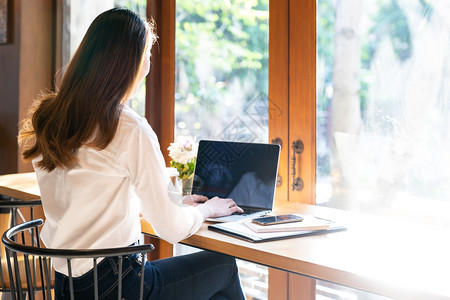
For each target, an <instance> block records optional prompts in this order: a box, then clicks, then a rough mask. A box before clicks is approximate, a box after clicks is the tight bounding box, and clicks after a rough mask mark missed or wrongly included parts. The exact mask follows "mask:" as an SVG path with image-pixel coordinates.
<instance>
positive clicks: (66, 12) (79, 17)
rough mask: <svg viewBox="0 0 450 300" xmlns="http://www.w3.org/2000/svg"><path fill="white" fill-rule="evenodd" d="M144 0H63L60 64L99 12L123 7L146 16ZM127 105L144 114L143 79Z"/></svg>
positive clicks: (77, 43) (66, 59)
mask: <svg viewBox="0 0 450 300" xmlns="http://www.w3.org/2000/svg"><path fill="white" fill-rule="evenodd" d="M146 6H147V1H146V0H98V1H71V0H66V1H63V27H64V28H66V30H64V31H63V43H62V44H63V45H62V53H63V54H62V66H65V65H66V64H67V63H68V62H69V60H70V58H71V57H72V56H73V54H74V53H75V51H76V50H77V48H78V45H79V44H80V43H81V40H82V39H83V37H84V35H85V33H86V31H87V29H88V27H89V25H90V24H91V23H92V21H93V20H94V19H95V17H97V16H98V15H99V14H100V13H102V12H104V11H106V10H108V9H111V8H113V7H125V8H128V9H130V10H133V11H134V12H136V13H138V14H139V15H140V16H141V17H143V18H146ZM128 105H129V106H130V107H131V108H132V109H134V110H135V111H136V112H137V113H138V114H139V115H141V116H144V115H145V79H144V81H143V83H142V84H141V85H140V86H139V90H138V92H137V94H136V96H135V97H134V98H132V99H130V100H129V102H128Z"/></svg>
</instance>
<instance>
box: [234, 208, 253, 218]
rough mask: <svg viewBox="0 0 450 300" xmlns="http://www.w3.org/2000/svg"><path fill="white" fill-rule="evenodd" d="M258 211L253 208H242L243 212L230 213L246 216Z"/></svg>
mask: <svg viewBox="0 0 450 300" xmlns="http://www.w3.org/2000/svg"><path fill="white" fill-rule="evenodd" d="M258 212H259V211H257V210H253V209H244V212H241V213H240V212H234V213H232V215H241V216H247V215H252V214H256V213H258Z"/></svg>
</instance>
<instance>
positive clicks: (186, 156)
mask: <svg viewBox="0 0 450 300" xmlns="http://www.w3.org/2000/svg"><path fill="white" fill-rule="evenodd" d="M167 150H169V156H170V157H171V158H172V160H173V161H175V162H177V163H181V164H186V163H188V162H190V161H191V160H192V159H194V158H196V157H197V150H198V145H197V144H196V143H195V140H194V139H193V138H192V137H191V136H186V137H179V138H178V141H177V142H175V143H171V144H170V146H169V148H167Z"/></svg>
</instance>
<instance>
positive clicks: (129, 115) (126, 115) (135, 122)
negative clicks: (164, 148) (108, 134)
mask: <svg viewBox="0 0 450 300" xmlns="http://www.w3.org/2000/svg"><path fill="white" fill-rule="evenodd" d="M142 135H144V136H148V137H151V138H153V137H156V134H155V132H154V131H153V129H152V127H151V126H150V124H149V123H148V121H147V119H146V118H143V117H141V116H140V115H138V114H137V113H136V112H135V111H134V110H132V109H131V108H130V107H128V106H123V107H122V111H121V113H120V119H119V125H118V128H117V132H116V137H115V140H116V142H117V140H120V142H121V143H123V142H124V140H129V139H130V138H132V137H134V138H136V137H137V136H142Z"/></svg>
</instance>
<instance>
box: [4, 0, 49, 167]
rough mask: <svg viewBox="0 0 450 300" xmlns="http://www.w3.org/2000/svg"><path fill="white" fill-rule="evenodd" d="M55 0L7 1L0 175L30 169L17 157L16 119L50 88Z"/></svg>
mask: <svg viewBox="0 0 450 300" xmlns="http://www.w3.org/2000/svg"><path fill="white" fill-rule="evenodd" d="M54 1H55V0H34V1H26V0H14V1H12V0H10V1H9V2H8V4H10V9H11V10H10V12H11V18H10V22H11V23H10V25H11V26H9V28H10V30H11V36H10V40H9V43H8V44H6V45H0V174H8V173H16V172H25V171H29V170H32V168H31V165H30V164H29V163H27V164H25V163H23V162H22V160H21V159H20V155H19V149H18V146H17V134H18V128H19V126H18V125H19V122H20V121H21V120H22V119H23V118H24V117H25V115H26V112H27V111H28V107H29V105H30V104H31V103H32V101H33V98H34V97H35V96H36V94H38V93H39V92H40V91H43V90H45V89H49V88H51V79H52V74H53V69H54V65H53V56H54V52H53V44H54V42H53V36H54V33H53V20H54V19H53V15H54V3H55V2H54Z"/></svg>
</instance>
